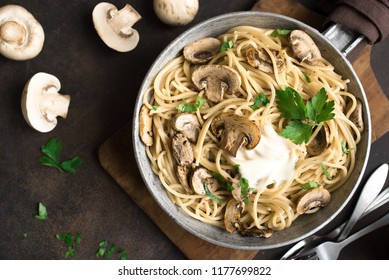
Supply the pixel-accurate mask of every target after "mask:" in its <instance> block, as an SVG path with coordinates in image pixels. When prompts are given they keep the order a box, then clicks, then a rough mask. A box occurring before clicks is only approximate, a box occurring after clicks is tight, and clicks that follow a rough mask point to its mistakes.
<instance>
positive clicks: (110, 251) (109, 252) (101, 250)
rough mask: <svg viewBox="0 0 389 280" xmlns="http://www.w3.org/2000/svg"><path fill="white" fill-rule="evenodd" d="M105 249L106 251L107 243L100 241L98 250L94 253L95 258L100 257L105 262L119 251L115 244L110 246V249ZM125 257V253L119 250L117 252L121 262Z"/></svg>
mask: <svg viewBox="0 0 389 280" xmlns="http://www.w3.org/2000/svg"><path fill="white" fill-rule="evenodd" d="M107 249H108V241H107V240H104V241H101V242H100V243H99V249H98V250H97V252H96V257H101V258H104V259H106V260H107V259H109V258H110V257H111V256H112V254H113V253H114V252H116V251H118V250H120V249H119V246H117V245H115V244H112V246H111V248H110V249H108V250H107ZM126 257H127V251H123V250H121V251H120V252H119V258H120V259H121V260H125V259H126Z"/></svg>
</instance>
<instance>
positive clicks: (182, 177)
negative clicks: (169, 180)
mask: <svg viewBox="0 0 389 280" xmlns="http://www.w3.org/2000/svg"><path fill="white" fill-rule="evenodd" d="M176 174H177V178H178V181H180V183H181V185H182V186H183V187H184V189H185V191H186V193H188V194H193V190H192V189H191V187H190V186H189V181H188V179H189V174H190V168H189V167H188V166H182V165H177V169H176Z"/></svg>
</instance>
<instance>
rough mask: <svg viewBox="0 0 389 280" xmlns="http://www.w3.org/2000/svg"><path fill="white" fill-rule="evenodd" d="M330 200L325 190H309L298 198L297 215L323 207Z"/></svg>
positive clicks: (328, 193)
mask: <svg viewBox="0 0 389 280" xmlns="http://www.w3.org/2000/svg"><path fill="white" fill-rule="evenodd" d="M330 200H331V194H330V192H329V191H328V190H327V189H325V188H317V189H310V190H309V191H307V192H306V193H305V194H304V195H303V196H302V197H300V199H299V201H298V203H297V206H296V212H297V214H300V215H301V214H304V213H305V212H307V211H308V210H310V209H313V208H317V207H324V206H326V205H327V203H328V202H330Z"/></svg>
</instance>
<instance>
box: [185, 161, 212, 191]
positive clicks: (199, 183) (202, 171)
mask: <svg viewBox="0 0 389 280" xmlns="http://www.w3.org/2000/svg"><path fill="white" fill-rule="evenodd" d="M210 179H212V175H211V173H210V172H209V171H208V169H206V168H204V167H197V168H195V169H194V170H193V171H192V173H191V174H190V177H189V184H190V186H191V187H192V189H193V191H194V192H195V193H197V194H205V189H204V184H206V183H207V184H208V183H209V182H210V181H209V180H210Z"/></svg>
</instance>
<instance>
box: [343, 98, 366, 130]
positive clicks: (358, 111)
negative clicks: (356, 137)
mask: <svg viewBox="0 0 389 280" xmlns="http://www.w3.org/2000/svg"><path fill="white" fill-rule="evenodd" d="M351 105H352V102H348V103H347V106H346V112H348V111H349V110H350V108H351ZM349 119H350V121H352V122H353V123H354V124H355V126H356V127H357V128H358V130H359V132H360V133H362V132H363V130H364V129H365V126H364V124H363V115H362V102H361V100H359V99H357V106H356V108H355V110H354V111H353V112H352V113H351V115H350V117H349Z"/></svg>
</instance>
